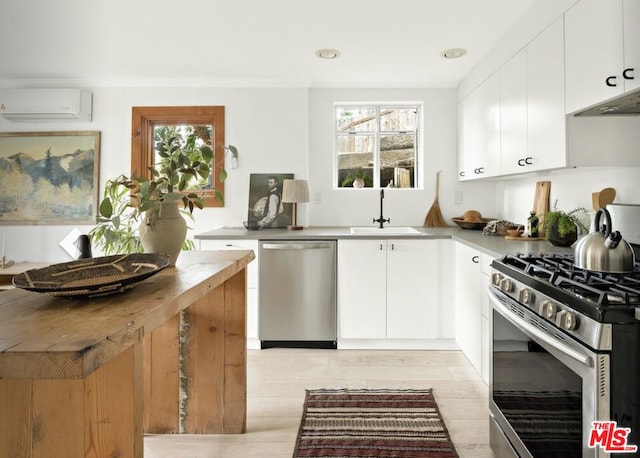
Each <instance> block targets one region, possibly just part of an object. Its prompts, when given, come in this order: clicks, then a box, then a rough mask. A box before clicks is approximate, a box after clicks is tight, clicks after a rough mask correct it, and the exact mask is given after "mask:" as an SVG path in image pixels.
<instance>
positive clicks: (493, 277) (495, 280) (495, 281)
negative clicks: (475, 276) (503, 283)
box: [491, 273, 502, 286]
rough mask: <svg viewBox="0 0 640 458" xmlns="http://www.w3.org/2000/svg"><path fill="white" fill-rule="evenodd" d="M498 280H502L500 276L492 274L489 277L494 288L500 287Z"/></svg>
mask: <svg viewBox="0 0 640 458" xmlns="http://www.w3.org/2000/svg"><path fill="white" fill-rule="evenodd" d="M500 280H502V274H498V273H496V274H492V275H491V284H492V285H494V286H499V285H500Z"/></svg>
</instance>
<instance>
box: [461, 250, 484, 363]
mask: <svg viewBox="0 0 640 458" xmlns="http://www.w3.org/2000/svg"><path fill="white" fill-rule="evenodd" d="M455 262H456V268H455V272H456V286H455V308H456V314H455V322H456V342H457V343H458V346H459V347H460V349H461V350H462V352H463V353H464V354H465V355H466V357H467V358H468V359H469V361H470V362H471V364H472V365H473V366H474V367H475V368H476V370H477V371H478V372H481V370H482V348H481V342H482V321H481V316H482V314H481V295H480V287H481V283H480V253H479V252H478V251H477V250H475V249H473V248H471V247H469V246H467V245H464V244H462V243H456V246H455Z"/></svg>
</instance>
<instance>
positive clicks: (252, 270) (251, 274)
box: [200, 239, 258, 288]
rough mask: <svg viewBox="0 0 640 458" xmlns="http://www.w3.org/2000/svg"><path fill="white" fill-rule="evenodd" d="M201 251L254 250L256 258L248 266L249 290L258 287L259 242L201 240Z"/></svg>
mask: <svg viewBox="0 0 640 458" xmlns="http://www.w3.org/2000/svg"><path fill="white" fill-rule="evenodd" d="M200 250H202V251H204V250H207V251H209V250H211V251H216V250H253V253H254V254H255V256H256V258H255V259H254V260H253V261H251V262H250V263H249V265H248V266H247V288H257V287H258V241H257V240H235V239H234V240H200Z"/></svg>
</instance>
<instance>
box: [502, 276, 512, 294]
mask: <svg viewBox="0 0 640 458" xmlns="http://www.w3.org/2000/svg"><path fill="white" fill-rule="evenodd" d="M500 291H502V292H503V293H510V292H511V291H513V282H512V281H511V279H510V278H505V279H503V280H502V281H501V282H500Z"/></svg>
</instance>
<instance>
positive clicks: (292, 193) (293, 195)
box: [282, 180, 309, 231]
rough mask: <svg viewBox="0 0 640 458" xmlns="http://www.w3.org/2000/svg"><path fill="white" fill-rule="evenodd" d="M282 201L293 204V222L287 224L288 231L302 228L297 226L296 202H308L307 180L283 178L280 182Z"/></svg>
mask: <svg viewBox="0 0 640 458" xmlns="http://www.w3.org/2000/svg"><path fill="white" fill-rule="evenodd" d="M282 202H285V203H292V204H293V224H290V225H289V226H287V229H289V230H290V231H296V230H300V229H302V226H298V204H299V203H304V202H309V185H308V184H307V180H284V181H283V182H282Z"/></svg>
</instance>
